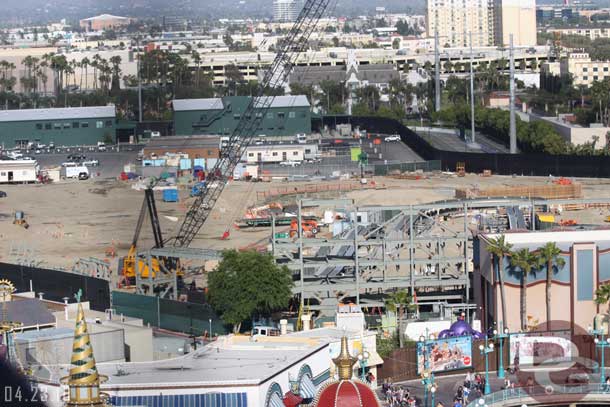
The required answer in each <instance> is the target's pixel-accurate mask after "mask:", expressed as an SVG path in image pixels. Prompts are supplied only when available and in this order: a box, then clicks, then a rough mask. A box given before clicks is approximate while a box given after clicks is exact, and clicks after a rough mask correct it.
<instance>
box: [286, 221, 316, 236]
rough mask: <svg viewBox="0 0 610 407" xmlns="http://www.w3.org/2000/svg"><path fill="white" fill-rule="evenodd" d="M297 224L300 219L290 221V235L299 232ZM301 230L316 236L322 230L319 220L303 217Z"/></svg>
mask: <svg viewBox="0 0 610 407" xmlns="http://www.w3.org/2000/svg"><path fill="white" fill-rule="evenodd" d="M297 225H298V220H296V219H293V220H292V222H290V237H294V236H296V235H297V234H298V233H299V231H298V227H297ZM301 231H302V232H303V234H308V235H311V236H313V237H315V236H316V235H317V234H318V232H319V231H320V227H319V226H318V222H317V221H316V220H313V219H302V220H301Z"/></svg>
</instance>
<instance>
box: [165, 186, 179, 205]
mask: <svg viewBox="0 0 610 407" xmlns="http://www.w3.org/2000/svg"><path fill="white" fill-rule="evenodd" d="M163 202H178V190H177V189H164V190H163Z"/></svg>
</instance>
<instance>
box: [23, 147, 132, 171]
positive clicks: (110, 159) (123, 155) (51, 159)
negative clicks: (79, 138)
mask: <svg viewBox="0 0 610 407" xmlns="http://www.w3.org/2000/svg"><path fill="white" fill-rule="evenodd" d="M71 150H72V151H70V152H67V151H66V152H62V153H42V154H31V156H32V157H34V158H35V159H36V161H38V164H39V165H40V167H41V168H44V167H57V166H60V165H61V163H63V162H66V161H68V155H70V154H75V153H78V154H82V155H84V156H85V157H86V160H98V161H99V163H100V165H99V166H97V167H89V171H90V172H91V173H92V174H95V175H94V176H96V177H100V178H116V177H118V176H119V175H120V173H121V172H122V171H123V166H124V165H125V164H129V163H133V164H136V158H137V156H138V151H139V148H135V147H132V148H131V151H129V150H127V149H125V150H121V151H119V152H116V151H107V152H101V151H88V149H83V150H85V151H80V152H79V151H75V150H76V149H71ZM98 173H99V175H98Z"/></svg>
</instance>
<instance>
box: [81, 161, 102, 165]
mask: <svg viewBox="0 0 610 407" xmlns="http://www.w3.org/2000/svg"><path fill="white" fill-rule="evenodd" d="M81 164H83V165H85V166H87V167H97V166H98V165H100V162H99V161H98V160H87V161H83V162H82V163H81Z"/></svg>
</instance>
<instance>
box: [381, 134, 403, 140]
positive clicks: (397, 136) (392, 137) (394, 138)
mask: <svg viewBox="0 0 610 407" xmlns="http://www.w3.org/2000/svg"><path fill="white" fill-rule="evenodd" d="M384 140H385V141H400V136H399V135H398V134H392V135H391V136H387V137H386V138H385V139H384Z"/></svg>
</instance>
